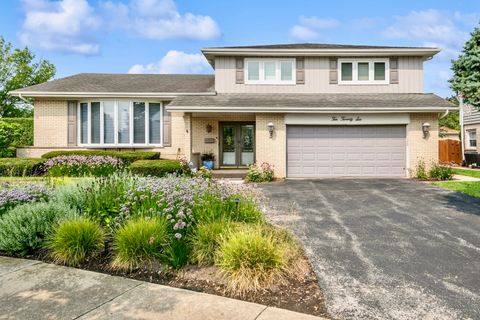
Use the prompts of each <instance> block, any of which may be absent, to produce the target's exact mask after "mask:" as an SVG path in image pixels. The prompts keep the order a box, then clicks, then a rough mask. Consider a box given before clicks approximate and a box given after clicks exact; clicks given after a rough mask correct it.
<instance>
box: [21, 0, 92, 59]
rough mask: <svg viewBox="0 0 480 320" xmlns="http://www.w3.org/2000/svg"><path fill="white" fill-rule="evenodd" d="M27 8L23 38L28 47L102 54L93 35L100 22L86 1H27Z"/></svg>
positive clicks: (25, 4) (22, 29)
mask: <svg viewBox="0 0 480 320" xmlns="http://www.w3.org/2000/svg"><path fill="white" fill-rule="evenodd" d="M23 7H24V10H25V21H24V22H23V25H22V28H21V31H20V35H19V36H20V40H21V42H22V43H23V44H24V45H28V46H32V47H38V48H42V49H45V50H52V51H62V52H74V53H80V54H87V55H88V54H96V53H98V52H99V49H100V48H99V45H98V44H97V43H96V42H95V41H94V37H93V35H92V34H93V33H92V32H93V31H95V30H97V29H98V27H99V19H98V17H96V15H95V12H94V9H93V8H92V7H91V6H90V5H89V4H88V2H87V1H86V0H62V1H55V2H50V1H47V0H26V1H24V6H23Z"/></svg>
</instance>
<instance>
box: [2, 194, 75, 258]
mask: <svg viewBox="0 0 480 320" xmlns="http://www.w3.org/2000/svg"><path fill="white" fill-rule="evenodd" d="M71 216H75V212H74V211H73V210H72V209H70V208H69V207H68V206H66V205H64V204H61V203H54V202H46V203H45V202H38V203H33V204H24V205H21V206H18V207H15V208H13V209H12V210H10V211H8V212H7V213H5V214H4V215H3V216H2V217H1V218H0V251H4V252H7V253H9V254H20V255H24V254H26V253H28V252H30V251H32V250H35V249H39V248H40V247H42V245H43V242H44V239H45V236H46V235H47V234H48V233H49V232H50V231H51V230H52V228H53V226H54V224H55V223H56V222H57V221H59V220H60V219H62V218H64V217H71Z"/></svg>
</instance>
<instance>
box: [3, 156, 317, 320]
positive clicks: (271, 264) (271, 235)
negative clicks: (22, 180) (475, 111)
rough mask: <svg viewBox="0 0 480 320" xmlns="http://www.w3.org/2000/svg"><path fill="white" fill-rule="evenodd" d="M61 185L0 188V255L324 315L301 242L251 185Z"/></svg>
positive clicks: (194, 181) (194, 180) (155, 181)
mask: <svg viewBox="0 0 480 320" xmlns="http://www.w3.org/2000/svg"><path fill="white" fill-rule="evenodd" d="M153 161H155V160H153ZM55 179H56V180H55ZM14 181H15V180H14ZM62 181H63V180H61V179H60V178H50V180H48V181H47V183H46V184H44V185H39V186H34V184H17V185H16V184H14V183H13V184H12V183H10V184H4V188H3V190H0V253H1V254H4V255H9V256H18V257H27V258H31V259H39V260H43V261H46V262H50V263H56V264H62V265H68V266H73V267H77V268H82V269H88V270H93V271H99V272H104V273H108V274H112V275H119V276H124V277H129V278H133V279H138V280H144V281H150V282H154V283H159V284H165V285H170V286H174V287H179V288H186V289H190V290H195V291H201V292H206V293H212V294H217V295H223V296H227V297H233V298H240V299H243V300H247V301H252V302H258V303H262V304H267V305H272V306H276V307H280V308H286V309H291V310H294V311H298V312H304V313H309V314H314V315H320V316H326V310H325V305H324V301H323V296H322V292H321V290H320V287H319V285H318V282H317V279H316V277H315V274H314V273H313V271H312V268H311V266H310V264H309V263H308V260H307V259H306V258H305V255H304V253H303V251H302V249H301V247H300V245H299V244H298V242H297V241H296V240H295V239H294V237H293V236H292V235H291V234H290V233H289V232H288V231H286V230H283V229H280V228H277V227H274V226H272V225H269V224H268V223H267V222H266V220H265V217H264V214H263V211H262V206H263V198H262V195H261V193H260V192H259V190H258V189H256V188H255V187H254V186H252V185H236V184H228V183H221V182H217V181H215V180H212V179H210V178H208V177H207V178H205V176H204V175H197V176H195V175H193V176H192V175H191V174H189V175H188V176H178V175H169V176H167V177H164V178H152V177H147V178H144V177H139V176H133V175H130V174H128V173H121V174H113V175H110V176H108V177H101V178H86V179H80V180H79V179H76V180H72V181H71V183H68V182H65V181H63V182H62ZM67 181H68V180H67Z"/></svg>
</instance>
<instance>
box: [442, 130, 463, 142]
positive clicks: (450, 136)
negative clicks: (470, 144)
mask: <svg viewBox="0 0 480 320" xmlns="http://www.w3.org/2000/svg"><path fill="white" fill-rule="evenodd" d="M439 137H440V140H460V131H459V130H455V129H451V128H447V127H440V132H439Z"/></svg>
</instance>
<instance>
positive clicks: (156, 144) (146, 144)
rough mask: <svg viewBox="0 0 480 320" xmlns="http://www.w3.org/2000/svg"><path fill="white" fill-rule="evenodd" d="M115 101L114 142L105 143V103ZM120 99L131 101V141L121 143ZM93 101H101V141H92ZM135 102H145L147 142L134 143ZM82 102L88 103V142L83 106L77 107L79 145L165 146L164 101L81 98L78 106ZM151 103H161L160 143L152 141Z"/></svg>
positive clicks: (129, 119) (113, 146) (94, 146)
mask: <svg viewBox="0 0 480 320" xmlns="http://www.w3.org/2000/svg"><path fill="white" fill-rule="evenodd" d="M107 101H108V102H113V114H114V120H113V126H114V133H115V135H114V143H104V139H105V137H104V135H105V132H104V109H103V106H104V103H105V102H107ZM120 101H126V102H128V103H129V108H128V110H129V118H128V123H129V132H128V134H129V143H119V142H118V115H119V112H118V105H119V102H120ZM92 102H100V143H91V141H92V140H91V129H92V128H91V104H92ZM134 102H143V103H145V143H134V142H133V122H134V121H133V103H134ZM82 103H86V104H87V141H88V143H82V137H81V135H82V121H81V120H82V119H81V110H80V109H81V108H80V107H78V108H77V119H79V121H77V123H78V124H77V145H78V146H79V147H89V148H146V147H155V148H162V147H163V110H164V108H165V105H164V103H163V101H159V100H150V99H89V100H80V101H78V106H80V105H81V104H82ZM150 103H159V104H160V143H150V121H149V116H150Z"/></svg>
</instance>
